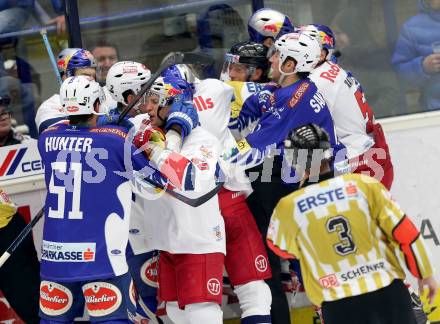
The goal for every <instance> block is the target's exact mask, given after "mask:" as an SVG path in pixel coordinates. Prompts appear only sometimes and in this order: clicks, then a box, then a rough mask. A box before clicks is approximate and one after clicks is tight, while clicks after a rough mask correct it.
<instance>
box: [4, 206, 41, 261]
mask: <svg viewBox="0 0 440 324" xmlns="http://www.w3.org/2000/svg"><path fill="white" fill-rule="evenodd" d="M43 215H44V208H41V210H40V211H39V212H38V214H37V215H36V216H35V217H34V218H33V219H32V220H31V221H30V222H29V224H27V225H26V227H25V228H23V230H22V231H21V232H20V234H18V235H17V237H16V238H15V240H14V241H13V242H12V243H11V245H9V247H8V248H7V249H6V251H5V252H4V253H3V254H2V256H1V257H0V268H1V267H2V266H3V264H4V263H5V262H6V261H7V260H8V259H9V257H10V256H11V254H12V253H14V251H15V250H16V249H17V247H18V246H19V245H20V244H21V242H23V240H24V239H25V237H26V236H27V235H28V234H29V233H30V232H31V231H32V228H33V227H34V226H35V224H37V223H38V221H39V220H40V219H41V218H42V217H43Z"/></svg>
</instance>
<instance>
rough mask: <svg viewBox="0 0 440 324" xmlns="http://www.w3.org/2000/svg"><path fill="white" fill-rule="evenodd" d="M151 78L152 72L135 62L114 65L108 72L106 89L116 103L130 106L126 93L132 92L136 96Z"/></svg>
mask: <svg viewBox="0 0 440 324" xmlns="http://www.w3.org/2000/svg"><path fill="white" fill-rule="evenodd" d="M150 77H151V72H150V70H149V69H147V68H146V67H145V65H143V64H141V63H137V62H133V61H121V62H118V63H115V64H113V66H112V67H111V68H110V70H108V73H107V78H106V87H107V88H108V91H109V92H110V94H111V96H112V98H113V99H114V100H115V101H117V102H120V103H122V104H124V105H128V102H127V101H126V99H125V98H124V93H125V92H126V91H128V90H131V91H132V92H133V94H135V95H136V94H137V93H138V92H139V91H140V90H141V88H142V85H143V84H144V83H146V82H147V81H148V79H150Z"/></svg>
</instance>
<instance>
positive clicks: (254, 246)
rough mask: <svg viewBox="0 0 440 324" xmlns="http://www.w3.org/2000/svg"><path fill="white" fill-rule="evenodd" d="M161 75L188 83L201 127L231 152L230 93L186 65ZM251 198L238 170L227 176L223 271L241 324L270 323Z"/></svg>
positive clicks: (266, 269) (266, 268) (222, 195)
mask: <svg viewBox="0 0 440 324" xmlns="http://www.w3.org/2000/svg"><path fill="white" fill-rule="evenodd" d="M264 72H265V71H264V70H263V73H264ZM163 75H166V76H174V77H180V78H185V79H186V80H187V81H189V82H191V83H192V85H193V88H194V99H193V101H194V104H195V106H196V107H197V108H198V109H197V113H198V115H199V120H200V124H201V126H202V127H203V128H204V129H206V130H208V131H209V132H210V133H211V134H213V135H214V136H215V137H216V138H217V139H218V140H220V142H221V143H222V144H223V150H228V149H231V150H232V149H233V148H234V147H235V146H236V142H235V139H234V137H233V136H232V134H231V132H230V131H229V129H228V122H229V117H230V115H231V100H232V95H233V89H232V88H231V87H229V86H228V85H227V84H225V83H223V82H221V81H219V80H216V79H205V80H198V79H197V78H195V77H194V75H193V74H192V72H191V70H190V69H189V68H188V66H186V65H174V66H172V67H170V68H169V69H167V70H165V71H164V73H163ZM251 192H252V188H251V186H250V183H249V179H248V178H247V177H246V175H245V174H244V172H243V171H241V172H238V170H237V172H235V173H233V174H228V175H227V180H226V182H225V184H224V187H223V189H222V190H221V191H220V192H219V195H218V196H219V204H220V212H221V214H222V216H223V219H224V222H225V231H226V251H227V252H226V257H225V268H226V271H227V273H228V276H229V279H230V281H231V284H232V285H233V287H234V292H235V293H236V294H237V297H238V300H239V303H240V308H241V310H242V314H241V318H242V323H271V318H270V305H271V302H272V298H271V293H270V289H269V287H268V286H267V284H266V283H265V282H264V279H269V278H270V277H271V275H272V273H271V269H270V265H269V264H268V261H267V254H266V251H265V248H264V244H263V240H262V238H261V235H260V234H259V231H258V227H257V225H256V223H255V220H254V218H253V215H252V214H251V212H250V210H249V208H248V206H247V204H246V200H245V199H246V197H247V196H248V195H249V194H250V193H251Z"/></svg>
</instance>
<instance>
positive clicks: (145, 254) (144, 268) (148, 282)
mask: <svg viewBox="0 0 440 324" xmlns="http://www.w3.org/2000/svg"><path fill="white" fill-rule="evenodd" d="M150 77H151V72H150V70H149V69H147V68H146V67H145V66H144V65H143V64H141V63H138V62H133V61H121V62H118V63H116V64H114V65H113V66H112V67H111V68H110V69H109V71H108V73H107V78H106V86H107V87H108V90H109V93H110V95H111V96H112V98H113V99H114V100H115V101H116V102H117V105H116V107H115V108H114V109H112V110H111V111H110V112H109V114H108V122H109V123H112V122H115V121H117V120H118V118H119V114H120V112H121V111H122V110H123V109H124V108H125V107H126V106H127V105H128V104H130V103H131V102H132V101H133V99H134V97H135V96H136V94H137V93H138V92H139V91H140V89H141V87H142V86H143V85H144V84H145V83H146V82H147V81H148V80H149V79H150ZM149 100H151V97H148V96H147V95H145V96H143V97H142V98H141V99H140V100H139V102H138V103H137V104H136V105H135V106H134V107H133V109H132V110H131V111H130V112H129V113H128V114H127V117H128V118H127V121H126V122H125V125H126V126H132V127H134V128H135V131H136V130H138V129H139V127H140V125H141V124H142V122H143V121H148V120H149V116H148V114H147V113H146V106H147V105H148V104H149ZM133 193H134V195H133V196H132V204H131V214H130V224H129V236H128V238H129V243H130V244H129V246H128V247H127V263H128V268H129V270H130V274H131V276H132V278H133V280H134V283H135V287H136V290H137V293H138V296H137V297H138V300H137V302H136V313H137V319H138V320H139V321H142V320H147V319H151V318H152V317H154V316H155V313H156V309H157V298H156V296H157V276H156V275H155V273H154V271H155V270H156V269H155V266H156V265H157V257H156V255H155V252H154V251H151V250H150V249H149V248H148V247H147V245H146V244H145V239H144V234H145V233H144V231H143V229H144V227H145V226H144V220H145V210H144V201H143V200H144V199H143V197H142V196H140V195H139V194H138V193H137V191H136V190H134V192H133ZM140 299H142V302H143V303H144V305H145V306H144V307H142V306H141V305H140ZM144 308H146V309H144Z"/></svg>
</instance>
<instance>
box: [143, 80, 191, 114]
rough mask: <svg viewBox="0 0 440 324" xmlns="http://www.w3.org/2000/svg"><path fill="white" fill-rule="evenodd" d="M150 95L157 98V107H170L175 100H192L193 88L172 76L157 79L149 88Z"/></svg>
mask: <svg viewBox="0 0 440 324" xmlns="http://www.w3.org/2000/svg"><path fill="white" fill-rule="evenodd" d="M149 93H150V94H155V95H158V96H159V106H160V107H165V106H168V105H171V104H172V103H173V102H174V101H175V100H181V101H191V102H192V100H193V88H192V86H191V84H190V83H189V82H188V81H186V80H184V79H182V78H176V77H172V76H166V77H159V78H157V79H156V81H154V83H153V85H152V86H151V88H150V92H149Z"/></svg>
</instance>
